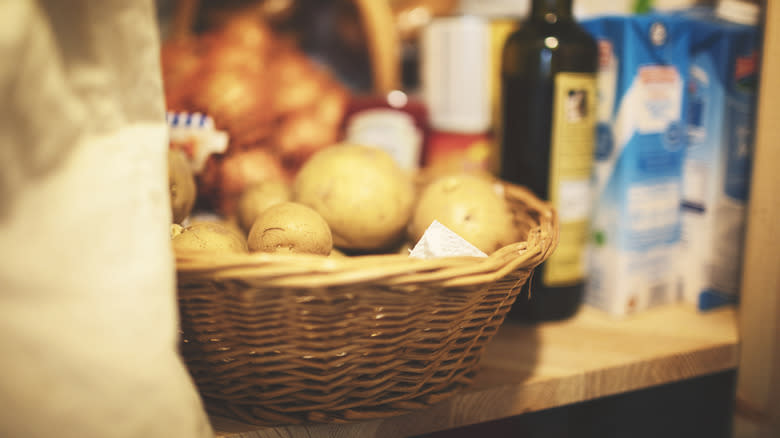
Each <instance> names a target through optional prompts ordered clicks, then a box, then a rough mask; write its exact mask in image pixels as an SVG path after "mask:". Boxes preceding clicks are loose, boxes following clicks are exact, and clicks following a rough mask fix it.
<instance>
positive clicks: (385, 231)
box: [293, 144, 414, 251]
mask: <svg viewBox="0 0 780 438" xmlns="http://www.w3.org/2000/svg"><path fill="white" fill-rule="evenodd" d="M293 199H294V200H295V201H296V202H300V203H302V204H305V205H308V206H309V207H311V208H313V209H314V210H316V211H317V212H318V213H319V214H320V215H322V217H323V218H325V221H326V222H327V223H328V225H329V226H330V229H331V231H332V232H333V242H334V245H335V246H336V247H338V248H342V249H347V250H364V251H375V250H381V249H385V248H387V247H389V246H391V245H392V244H394V243H395V242H397V241H399V240H400V238H401V237H402V236H403V233H404V228H405V227H406V224H407V222H408V220H409V217H410V215H411V212H412V206H413V202H414V188H413V186H412V180H411V178H410V177H409V176H408V175H407V174H405V173H404V172H403V170H402V169H401V168H400V167H399V166H398V164H397V163H396V162H395V160H394V159H393V158H392V157H391V156H390V154H388V153H387V152H385V151H383V150H381V149H378V148H373V147H368V146H361V145H354V144H338V145H333V146H329V147H326V148H325V149H322V150H321V151H319V152H317V153H316V154H314V155H313V156H312V157H311V158H310V159H309V160H308V161H307V162H306V164H304V165H303V167H302V168H301V170H300V172H299V173H298V175H297V176H296V179H295V182H294V183H293Z"/></svg>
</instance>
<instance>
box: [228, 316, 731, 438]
mask: <svg viewBox="0 0 780 438" xmlns="http://www.w3.org/2000/svg"><path fill="white" fill-rule="evenodd" d="M737 361H738V336H737V323H736V311H735V309H733V308H726V309H722V310H717V311H714V312H711V313H707V314H698V313H696V312H695V311H694V310H692V309H690V308H688V307H685V306H671V307H664V308H659V309H655V310H650V311H647V312H645V313H642V314H640V315H637V316H634V317H630V318H627V319H621V320H619V319H613V318H610V317H608V316H606V315H604V314H603V313H601V312H599V311H597V310H594V309H591V308H587V307H586V308H585V309H583V310H582V311H581V312H580V313H579V314H578V315H577V316H576V317H574V318H572V319H570V320H568V321H564V322H559V323H547V324H542V325H538V326H525V325H520V324H516V323H512V322H511V321H507V322H505V323H504V325H502V327H501V329H500V330H499V332H498V333H497V334H496V336H495V338H493V340H492V341H491V343H490V344H489V345H488V346H487V347H486V351H485V354H484V356H483V358H482V363H481V367H480V371H479V373H478V375H477V378H476V381H475V382H474V385H472V387H470V388H468V389H466V390H464V391H462V392H461V393H460V394H458V395H455V396H453V397H452V398H450V399H448V400H445V401H443V402H441V403H439V404H437V405H435V406H432V407H430V408H428V409H425V410H421V411H419V412H413V413H411V414H408V415H404V416H399V417H394V418H389V419H382V420H375V421H367V422H361V423H355V424H348V425H318V426H290V427H279V428H273V429H260V430H256V429H257V428H256V427H254V428H253V427H252V426H246V425H241V424H236V423H232V422H230V421H228V420H224V419H218V418H214V419H212V421H213V424H214V427H215V429H216V430H217V436H218V437H230V438H270V437H274V438H280V437H283V438H298V437H306V438H317V437H328V438H331V437H332V438H349V437H356V438H370V437H383V438H384V437H388V438H390V437H407V436H414V435H420V434H424V433H430V432H434V431H440V430H446V429H451V428H456V427H461V426H466V425H470V424H476V423H482V422H486V421H491V420H497V419H501V418H507V417H512V416H516V415H519V414H523V413H526V412H532V411H538V410H542V409H547V408H551V407H556V406H563V405H567V404H571V403H576V402H580V401H585V400H591V399H594V398H598V397H603V396H608V395H614V394H618V393H623V392H628V391H632V390H637V389H642V388H647V387H650V386H654V385H659V384H664V383H670V382H675V381H679V380H683V379H687V378H691V377H696V376H701V375H706V374H711V373H715V372H719V371H724V370H728V369H734V368H736V366H737Z"/></svg>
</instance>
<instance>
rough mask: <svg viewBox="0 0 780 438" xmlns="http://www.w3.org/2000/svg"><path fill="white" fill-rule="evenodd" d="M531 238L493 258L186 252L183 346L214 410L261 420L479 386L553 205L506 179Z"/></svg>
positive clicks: (332, 415)
mask: <svg viewBox="0 0 780 438" xmlns="http://www.w3.org/2000/svg"><path fill="white" fill-rule="evenodd" d="M505 195H506V197H507V199H508V200H509V201H510V202H511V203H512V204H513V206H514V207H515V210H516V218H517V222H518V227H520V228H522V231H523V232H524V233H525V234H526V236H527V237H526V239H525V240H524V241H522V242H518V243H514V244H511V245H508V246H506V247H504V248H502V249H500V250H498V251H497V252H495V253H494V254H491V255H490V256H489V257H487V258H484V259H475V258H470V257H452V258H445V259H435V260H417V259H410V258H408V257H405V256H400V255H386V256H362V257H355V258H345V259H332V258H324V257H313V256H271V255H267V254H251V255H229V256H228V255H224V256H223V255H219V256H218V257H216V258H215V256H214V255H213V254H209V255H205V254H198V253H192V254H186V255H181V254H180V255H179V256H178V263H177V264H178V281H179V307H180V312H181V329H182V344H181V352H182V355H183V357H184V359H185V362H186V363H187V366H188V368H189V370H190V373H191V374H192V376H193V379H194V380H195V382H196V384H197V386H198V389H199V391H200V393H201V395H202V397H203V400H204V402H205V404H206V407H207V409H208V410H209V412H210V413H211V414H212V415H217V416H223V417H228V418H233V419H237V420H240V421H242V422H245V423H249V424H257V425H282V424H300V423H335V422H348V421H356V420H364V419H370V418H380V417H387V416H392V415H399V414H402V413H405V412H408V411H410V410H413V409H418V408H421V407H424V406H428V405H430V404H433V403H436V402H438V401H440V400H442V399H444V398H446V397H448V396H450V395H451V394H452V393H454V392H455V391H457V390H459V389H461V388H462V387H463V386H465V385H468V384H469V383H470V381H471V378H472V376H473V374H474V371H475V369H476V367H477V365H478V362H479V359H480V355H481V353H482V351H483V348H484V346H485V345H486V344H487V343H488V342H489V341H490V339H491V338H492V337H493V335H494V334H495V333H496V331H497V329H498V327H499V326H500V325H501V323H502V322H503V320H504V317H505V315H506V313H507V312H508V311H509V308H510V307H511V305H512V303H513V302H514V300H515V298H516V297H517V294H518V292H519V290H520V286H522V285H523V284H524V283H525V281H526V280H527V278H528V276H529V275H530V273H531V272H532V270H533V269H534V268H535V267H536V266H537V265H539V264H540V263H541V262H543V261H544V260H545V259H546V258H547V257H548V256H549V254H550V253H551V252H552V250H553V249H554V247H555V245H556V244H557V239H558V235H557V233H558V231H557V219H556V217H555V213H554V212H553V210H552V209H551V208H550V207H549V206H548V205H547V204H545V203H543V202H541V201H539V200H538V199H536V198H534V197H533V195H532V194H530V193H529V192H528V191H526V190H525V189H522V188H520V187H516V186H512V185H505Z"/></svg>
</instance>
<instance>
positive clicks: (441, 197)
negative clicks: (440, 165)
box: [409, 174, 519, 254]
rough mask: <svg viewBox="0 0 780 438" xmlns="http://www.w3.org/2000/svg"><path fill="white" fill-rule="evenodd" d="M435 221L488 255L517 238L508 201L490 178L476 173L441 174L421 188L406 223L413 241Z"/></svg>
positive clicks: (517, 234)
mask: <svg viewBox="0 0 780 438" xmlns="http://www.w3.org/2000/svg"><path fill="white" fill-rule="evenodd" d="M434 220H438V221H439V222H441V223H442V224H443V225H444V226H446V227H447V228H449V229H450V230H452V231H453V232H455V233H456V234H458V235H459V236H461V237H463V238H464V239H466V240H467V241H468V242H469V243H471V244H472V245H474V246H476V247H477V248H479V249H480V250H482V251H483V252H485V253H487V254H490V253H491V252H493V251H495V250H497V249H499V248H501V247H503V246H506V245H508V244H510V243H514V242H516V241H517V240H518V239H519V233H518V231H517V227H516V226H515V223H514V215H513V213H512V210H511V207H510V206H509V204H508V203H507V202H506V200H505V199H504V198H503V196H501V195H499V194H498V193H497V192H496V190H495V189H494V186H493V183H492V182H491V181H490V180H488V179H486V178H483V177H479V176H476V175H468V174H455V175H448V176H443V177H440V178H437V179H436V180H434V181H432V182H431V183H430V184H429V185H428V186H426V187H425V188H424V189H423V190H422V193H421V194H420V198H419V199H418V201H417V205H416V208H415V211H414V214H413V217H412V221H411V223H410V225H409V237H410V238H411V239H412V241H413V242H417V241H418V240H419V239H420V238H421V237H422V235H423V233H424V232H425V230H426V229H427V228H428V227H429V226H430V225H431V223H432V222H433V221H434Z"/></svg>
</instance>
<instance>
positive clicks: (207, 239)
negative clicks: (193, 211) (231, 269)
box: [173, 222, 247, 253]
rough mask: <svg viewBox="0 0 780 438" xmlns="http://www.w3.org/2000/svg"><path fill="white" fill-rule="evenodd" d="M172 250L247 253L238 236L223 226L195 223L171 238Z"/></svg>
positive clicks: (242, 240) (210, 223) (243, 243)
mask: <svg viewBox="0 0 780 438" xmlns="http://www.w3.org/2000/svg"><path fill="white" fill-rule="evenodd" d="M173 249H174V250H176V251H186V250H209V251H214V252H237V253H244V252H247V245H246V241H245V240H244V239H243V237H242V236H241V235H240V234H238V233H236V231H234V230H231V229H230V228H228V227H227V226H225V225H222V224H219V223H216V222H197V223H194V224H192V225H190V226H189V227H187V228H184V229H183V230H182V231H181V232H180V233H179V234H178V235H176V236H174V237H173Z"/></svg>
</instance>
